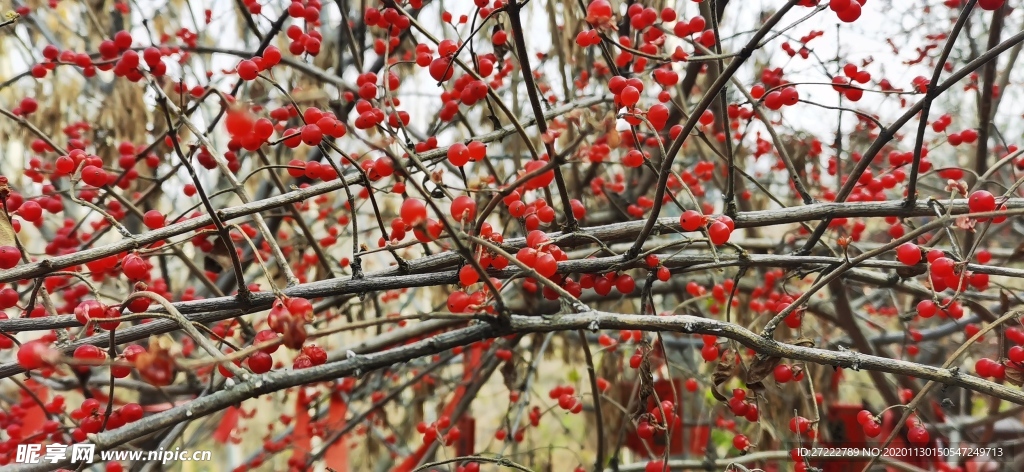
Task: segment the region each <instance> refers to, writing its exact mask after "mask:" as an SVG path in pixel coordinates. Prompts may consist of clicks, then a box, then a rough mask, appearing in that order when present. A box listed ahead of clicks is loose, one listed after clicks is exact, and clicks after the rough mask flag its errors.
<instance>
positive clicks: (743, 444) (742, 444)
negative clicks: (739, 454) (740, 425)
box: [732, 434, 750, 451]
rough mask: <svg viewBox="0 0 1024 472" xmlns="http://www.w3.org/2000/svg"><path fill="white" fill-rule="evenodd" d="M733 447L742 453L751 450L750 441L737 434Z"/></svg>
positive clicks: (733, 439) (733, 440)
mask: <svg viewBox="0 0 1024 472" xmlns="http://www.w3.org/2000/svg"><path fill="white" fill-rule="evenodd" d="M732 446H733V447H735V448H736V449H739V450H741V451H746V450H747V449H749V448H750V439H747V437H746V436H744V435H742V434H737V435H736V436H734V437H733V438H732Z"/></svg>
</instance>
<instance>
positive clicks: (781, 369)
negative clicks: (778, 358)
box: [772, 364, 793, 384]
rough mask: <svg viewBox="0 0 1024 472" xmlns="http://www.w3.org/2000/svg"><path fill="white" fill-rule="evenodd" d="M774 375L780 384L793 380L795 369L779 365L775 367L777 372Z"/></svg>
mask: <svg viewBox="0 0 1024 472" xmlns="http://www.w3.org/2000/svg"><path fill="white" fill-rule="evenodd" d="M772 374H773V375H774V376H775V381H776V382H778V383H780V384H781V383H786V382H789V381H790V380H793V368H792V367H790V366H788V365H786V364H779V365H777V366H775V370H774V371H773V372H772Z"/></svg>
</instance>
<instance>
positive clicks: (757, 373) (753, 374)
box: [746, 357, 782, 386]
mask: <svg viewBox="0 0 1024 472" xmlns="http://www.w3.org/2000/svg"><path fill="white" fill-rule="evenodd" d="M779 362H782V358H781V357H764V358H762V357H755V358H754V362H751V363H750V367H748V368H747V378H746V384H747V385H748V386H749V385H751V384H756V383H760V382H761V381H762V380H764V378H765V377H768V375H769V374H771V373H772V371H774V370H775V366H777V365H779Z"/></svg>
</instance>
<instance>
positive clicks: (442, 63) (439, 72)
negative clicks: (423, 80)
mask: <svg viewBox="0 0 1024 472" xmlns="http://www.w3.org/2000/svg"><path fill="white" fill-rule="evenodd" d="M450 65H451V60H450V59H448V58H447V57H439V58H437V59H434V60H433V61H431V62H430V68H429V70H430V76H431V77H433V78H434V80H436V81H438V82H445V81H447V80H448V79H451V78H452V75H454V74H455V69H454V68H453V67H451V66H450Z"/></svg>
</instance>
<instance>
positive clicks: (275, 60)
mask: <svg viewBox="0 0 1024 472" xmlns="http://www.w3.org/2000/svg"><path fill="white" fill-rule="evenodd" d="M313 1H316V0H313ZM280 62H281V50H280V49H278V48H277V47H276V46H267V48H266V49H264V50H263V54H262V55H260V56H255V57H253V58H252V59H243V60H242V61H240V62H239V63H238V66H237V67H235V71H236V72H237V73H238V77H239V78H241V79H242V80H245V81H252V80H256V77H258V76H259V74H260V72H265V71H267V70H270V68H271V67H274V66H276V65H277V64H279V63H280Z"/></svg>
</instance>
